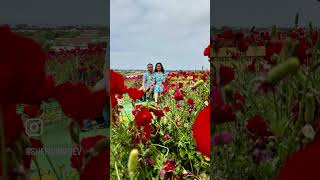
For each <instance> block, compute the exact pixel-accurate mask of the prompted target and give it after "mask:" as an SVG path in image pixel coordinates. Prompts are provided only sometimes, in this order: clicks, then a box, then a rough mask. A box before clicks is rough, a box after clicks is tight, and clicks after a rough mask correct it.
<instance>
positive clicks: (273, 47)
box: [264, 41, 283, 63]
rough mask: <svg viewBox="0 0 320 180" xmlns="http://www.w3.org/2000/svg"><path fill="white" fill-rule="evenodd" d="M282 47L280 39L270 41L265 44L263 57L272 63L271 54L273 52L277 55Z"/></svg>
mask: <svg viewBox="0 0 320 180" xmlns="http://www.w3.org/2000/svg"><path fill="white" fill-rule="evenodd" d="M282 47H283V44H282V42H280V41H275V42H270V43H269V44H267V46H266V55H265V57H264V59H265V60H266V61H267V62H269V63H273V61H272V59H271V58H272V56H273V55H274V54H277V55H279V54H280V53H281V50H282Z"/></svg>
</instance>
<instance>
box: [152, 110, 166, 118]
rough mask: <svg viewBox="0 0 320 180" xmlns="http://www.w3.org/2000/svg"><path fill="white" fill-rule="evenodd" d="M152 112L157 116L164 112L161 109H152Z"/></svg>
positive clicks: (162, 114) (161, 115) (159, 116)
mask: <svg viewBox="0 0 320 180" xmlns="http://www.w3.org/2000/svg"><path fill="white" fill-rule="evenodd" d="M152 112H153V114H154V115H155V116H156V117H157V118H161V117H163V116H164V113H163V111H162V110H161V109H154V110H152Z"/></svg>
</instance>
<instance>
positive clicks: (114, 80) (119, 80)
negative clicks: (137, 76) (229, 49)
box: [110, 69, 126, 94]
mask: <svg viewBox="0 0 320 180" xmlns="http://www.w3.org/2000/svg"><path fill="white" fill-rule="evenodd" d="M110 85H111V86H110V93H111V94H123V93H124V92H125V89H126V87H125V85H124V77H123V76H122V75H121V74H119V73H117V72H115V71H113V70H112V69H111V70H110Z"/></svg>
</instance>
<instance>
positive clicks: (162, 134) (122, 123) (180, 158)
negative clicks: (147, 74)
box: [110, 70, 210, 179]
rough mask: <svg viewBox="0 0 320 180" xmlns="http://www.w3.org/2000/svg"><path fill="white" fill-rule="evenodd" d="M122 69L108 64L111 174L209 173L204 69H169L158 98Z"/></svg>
mask: <svg viewBox="0 0 320 180" xmlns="http://www.w3.org/2000/svg"><path fill="white" fill-rule="evenodd" d="M124 74H127V72H115V71H113V70H111V104H112V108H113V112H112V125H111V130H110V140H111V145H110V149H111V151H110V158H111V159H110V166H111V167H110V176H111V178H112V179H171V178H173V179H209V173H208V170H209V167H210V163H209V159H210V158H209V157H210V148H209V144H210V139H209V138H210V122H209V118H210V117H209V112H210V110H209V106H208V104H209V102H208V99H209V91H210V88H209V87H210V86H209V82H210V81H209V72H208V71H199V72H191V71H190V72H187V71H175V72H170V73H169V75H168V79H167V81H166V83H164V84H163V85H164V87H165V88H164V89H165V90H164V92H163V94H162V97H161V102H160V103H158V104H155V103H154V102H153V101H149V102H139V99H140V98H141V97H142V95H143V91H139V90H138V88H140V87H141V82H142V78H141V77H140V75H139V74H135V75H125V76H124Z"/></svg>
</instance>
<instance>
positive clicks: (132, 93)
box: [127, 88, 144, 101]
mask: <svg viewBox="0 0 320 180" xmlns="http://www.w3.org/2000/svg"><path fill="white" fill-rule="evenodd" d="M127 93H128V94H129V97H130V98H131V99H132V100H133V101H136V100H138V99H140V98H141V97H142V96H143V95H144V92H143V90H139V89H137V88H128V89H127Z"/></svg>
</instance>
